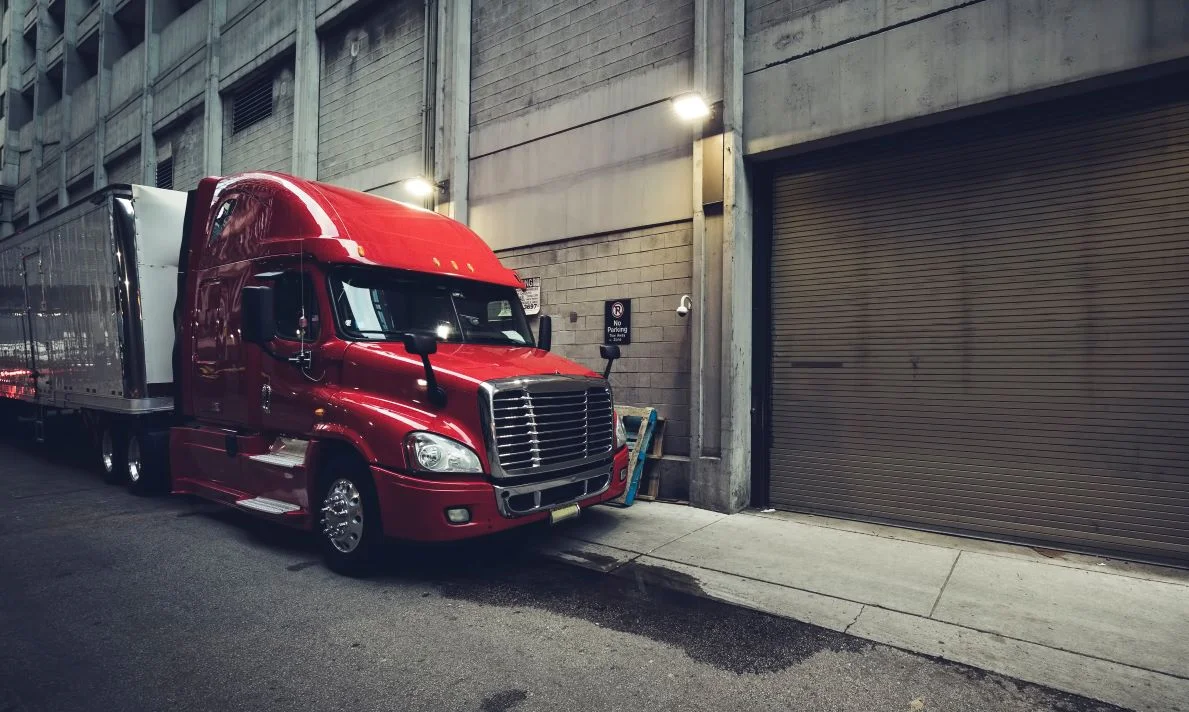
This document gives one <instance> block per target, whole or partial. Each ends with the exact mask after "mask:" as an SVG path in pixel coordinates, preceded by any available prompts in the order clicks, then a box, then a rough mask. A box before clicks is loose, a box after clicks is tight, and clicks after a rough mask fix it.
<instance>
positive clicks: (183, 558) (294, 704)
mask: <svg viewBox="0 0 1189 712" xmlns="http://www.w3.org/2000/svg"><path fill="white" fill-rule="evenodd" d="M16 440H17V439H15V438H10V439H9V441H8V442H4V443H0V482H3V483H4V487H3V489H2V490H0V641H2V642H0V711H3V712H27V711H34V710H47V711H53V712H69V711H71V710H173V709H176V710H258V709H278V710H279V709H311V710H352V711H353V712H358V711H361V710H435V711H438V710H480V711H482V712H506V711H510V710H517V711H520V710H557V709H577V710H640V709H651V710H669V709H674V710H734V709H739V710H769V709H770V710H831V711H834V710H856V711H858V710H971V711H974V710H978V711H985V710H1012V711H1014V710H1070V711H1073V710H1111V709H1116V708H1113V707H1110V706H1108V705H1102V704H1098V703H1094V702H1091V701H1088V700H1084V699H1081V698H1076V697H1072V696H1069V695H1066V694H1063V693H1060V692H1056V691H1052V690H1048V689H1045V688H1041V687H1038V686H1035V685H1029V684H1024V683H1019V682H1017V681H1013V680H1010V679H1007V678H1003V677H1000V676H997V675H992V674H987V673H983V672H980V671H978V670H974V669H972V668H967V667H964V666H960V665H954V664H952V663H947V662H944V661H939V660H934V659H930V658H926V657H922V656H919V655H914V654H910V653H906V652H903V651H900V650H896V649H893V648H889V647H887V646H882V645H877V644H872V643H869V642H866V641H862V640H859V639H857V638H854V637H851V636H848V635H844V634H841V633H837V632H833V631H829V630H826V629H823V628H818V627H816V626H811V625H806V624H802V623H798V622H796V621H791V620H788V619H783V618H776V617H772V616H769V615H766V614H763V613H758V612H754V611H750V610H745V609H741V608H735V607H732V606H728V605H726V604H722V603H718V602H712V601H708V600H706V599H703V598H700V597H698V596H697V595H695V594H696V593H697V591H696V583H694V582H693V581H692V580H682V579H681V577H680V576H679V575H675V574H673V573H671V572H665V571H655V570H649V569H648V568H647V567H643V566H639V565H628V566H625V567H622V568H620V569H619V570H617V572H616V573H615V575H608V574H601V573H597V572H594V571H588V570H585V569H581V568H577V567H571V566H566V565H564V564H560V563H555V562H549V561H544V560H541V559H539V558H537V556H536V555H535V554H534V553H532V549H531V547H530V546H529V545H530V544H531V543H532V542H533V541H534V540H535V539H536V538H539V537H540V536H542V535H543V534H544V532H543V530H542V529H541V528H538V527H533V528H529V529H526V530H521V531H517V532H514V533H512V534H510V535H506V536H501V537H498V538H492V539H487V540H483V541H479V542H474V543H469V544H462V545H451V546H438V547H398V548H396V549H394V552H393V555H392V558H391V561H390V562H389V565H388V566H387V567H386V569H385V570H384V571H383V572H381V574H380V575H378V576H376V577H374V578H372V579H369V580H355V579H349V578H343V577H339V576H336V575H334V574H332V573H331V572H329V571H327V570H326V569H325V568H323V567H322V565H321V563H320V562H318V560H317V558H316V557H315V555H314V548H313V546H312V543H311V541H310V539H309V537H308V536H305V535H302V534H298V533H294V532H291V531H288V530H284V529H280V528H276V527H273V526H271V525H269V524H267V523H265V522H261V521H259V520H256V519H253V518H250V517H248V516H246V515H241V514H240V513H238V512H231V511H227V510H223V509H220V508H218V507H216V506H214V505H210V504H207V503H203V502H200V501H197V500H191V499H184V498H168V497H167V498H159V499H140V498H135V497H132V496H130V495H127V494H125V493H124V492H123V491H122V490H120V489H119V488H117V487H112V486H109V485H104V484H102V483H101V482H100V481H99V479H98V477H96V476H94V475H92V473H91V472H89V471H87V469H85V468H84V467H83V466H82V464H81V462H82V460H83V458H84V457H85V454H84V452H83V450H82V448H80V447H78V446H77V444H74V443H67V444H59V445H57V446H55V447H54V448H53V450H54V453H55V456H54V457H46V456H45V455H44V453H41V452H37V451H36V450H37V448H35V447H33V446H30V445H27V444H18V443H17V442H16Z"/></svg>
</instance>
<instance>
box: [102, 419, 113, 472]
mask: <svg viewBox="0 0 1189 712" xmlns="http://www.w3.org/2000/svg"><path fill="white" fill-rule="evenodd" d="M99 461H100V462H101V463H102V464H103V471H104V472H106V473H108V474H111V471H112V470H114V469H115V468H116V444H115V443H114V442H113V441H112V437H111V431H110V430H104V431H103V438H102V440H100V442H99Z"/></svg>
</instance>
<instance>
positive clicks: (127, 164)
mask: <svg viewBox="0 0 1189 712" xmlns="http://www.w3.org/2000/svg"><path fill="white" fill-rule="evenodd" d="M106 167H107V182H108V183H144V182H145V181H143V180H142V179H141V177H140V149H139V148H136V149H134V150H131V151H128V152H126V153H124V154H122V155H120V156H117V157H116V158H114V159H112V160H110V161H108V162H107V166H106Z"/></svg>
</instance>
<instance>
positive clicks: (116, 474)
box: [98, 424, 126, 484]
mask: <svg viewBox="0 0 1189 712" xmlns="http://www.w3.org/2000/svg"><path fill="white" fill-rule="evenodd" d="M122 440H123V439H122V438H121V437H120V432H119V431H118V430H116V429H115V427H114V426H113V425H111V424H107V425H104V426H102V427H101V428H100V430H99V451H98V460H99V474H100V475H102V476H103V480H104V482H108V483H109V484H119V483H120V482H122V481H123V479H124V472H125V469H126V465H125V464H124V456H125V451H124V448H122V447H121V445H122V444H123V443H122Z"/></svg>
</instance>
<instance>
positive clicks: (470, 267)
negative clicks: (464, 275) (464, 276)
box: [467, 262, 475, 272]
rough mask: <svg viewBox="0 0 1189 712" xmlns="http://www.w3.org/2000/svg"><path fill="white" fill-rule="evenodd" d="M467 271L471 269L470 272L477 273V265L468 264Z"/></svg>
mask: <svg viewBox="0 0 1189 712" xmlns="http://www.w3.org/2000/svg"><path fill="white" fill-rule="evenodd" d="M467 269H469V270H470V271H472V272H474V271H475V265H473V264H471V263H470V262H467Z"/></svg>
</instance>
